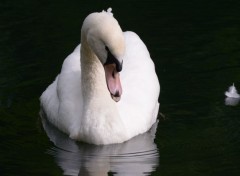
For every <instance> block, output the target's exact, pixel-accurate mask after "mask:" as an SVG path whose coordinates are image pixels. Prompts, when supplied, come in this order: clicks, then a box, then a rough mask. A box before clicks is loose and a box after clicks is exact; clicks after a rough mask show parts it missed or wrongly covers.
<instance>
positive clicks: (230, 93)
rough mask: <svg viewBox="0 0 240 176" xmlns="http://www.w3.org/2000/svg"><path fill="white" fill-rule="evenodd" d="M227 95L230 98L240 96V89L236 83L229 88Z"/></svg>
mask: <svg viewBox="0 0 240 176" xmlns="http://www.w3.org/2000/svg"><path fill="white" fill-rule="evenodd" d="M225 95H226V96H227V97H230V98H240V95H239V94H238V91H237V89H236V87H235V86H234V83H233V85H232V86H230V87H229V88H228V91H226V92H225Z"/></svg>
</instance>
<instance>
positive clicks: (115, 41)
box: [82, 11, 125, 102]
mask: <svg viewBox="0 0 240 176" xmlns="http://www.w3.org/2000/svg"><path fill="white" fill-rule="evenodd" d="M83 38H84V40H85V41H86V42H87V44H88V46H89V48H90V49H91V50H92V51H93V53H94V54H95V55H96V56H97V57H98V59H99V60H100V62H101V63H102V65H103V66H104V70H105V75H106V83H107V87H108V90H109V92H110V94H111V96H112V98H113V100H115V101H116V102H117V101H119V100H120V98H121V94H122V87H121V82H120V77H119V72H120V71H121V70H122V64H123V60H122V56H123V54H124V52H125V43H124V36H123V32H122V29H121V28H120V26H119V24H118V22H117V20H116V19H115V18H114V17H113V15H112V13H111V12H105V11H103V12H101V13H92V14H90V15H88V16H87V17H86V19H85V21H84V23H83V27H82V40H83ZM82 42H83V41H82Z"/></svg>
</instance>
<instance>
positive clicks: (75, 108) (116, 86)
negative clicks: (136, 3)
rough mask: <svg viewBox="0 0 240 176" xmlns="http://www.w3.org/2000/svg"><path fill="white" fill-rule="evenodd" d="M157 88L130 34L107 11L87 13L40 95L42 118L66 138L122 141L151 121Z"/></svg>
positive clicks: (143, 49) (155, 110) (137, 42)
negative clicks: (56, 72) (78, 41)
mask: <svg viewBox="0 0 240 176" xmlns="http://www.w3.org/2000/svg"><path fill="white" fill-rule="evenodd" d="M159 94H160V84H159V81H158V77H157V75H156V72H155V66H154V63H153V61H152V60H151V58H150V54H149V52H148V50H147V48H146V46H145V44H144V43H143V42H142V40H141V39H140V38H139V36H138V35H137V34H136V33H134V32H130V31H129V32H123V31H122V29H121V27H120V25H119V24H118V21H117V20H116V19H115V18H114V17H113V14H112V12H111V9H108V10H107V11H102V12H95V13H91V14H90V15H88V16H87V17H86V18H85V20H84V22H83V25H82V29H81V44H79V45H78V46H77V47H76V48H75V49H74V51H73V52H72V53H71V54H70V55H69V56H68V57H67V58H66V59H65V60H64V62H63V65H62V69H61V72H60V74H59V75H57V77H56V79H55V81H54V82H53V83H52V84H50V85H49V86H48V87H47V89H46V90H45V91H44V92H43V93H42V95H41V97H40V103H41V109H42V111H43V112H44V114H45V117H46V118H47V120H48V121H49V122H50V123H51V124H53V125H54V126H55V127H57V128H58V129H59V130H61V131H63V132H64V133H66V134H67V135H68V136H69V137H70V138H72V139H74V140H78V141H82V142H86V143H91V144H96V145H106V144H113V143H122V142H125V141H127V140H129V139H131V138H132V137H134V136H137V135H139V134H142V133H144V132H146V131H148V130H149V129H150V128H151V126H152V125H153V124H154V123H155V122H156V119H157V114H158V110H159V103H158V97H159Z"/></svg>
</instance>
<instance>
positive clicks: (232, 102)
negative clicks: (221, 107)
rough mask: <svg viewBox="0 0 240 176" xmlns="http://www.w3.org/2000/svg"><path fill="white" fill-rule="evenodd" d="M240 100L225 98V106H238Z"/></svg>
mask: <svg viewBox="0 0 240 176" xmlns="http://www.w3.org/2000/svg"><path fill="white" fill-rule="evenodd" d="M239 100H240V98H232V97H227V98H225V105H227V106H237V105H238V103H239Z"/></svg>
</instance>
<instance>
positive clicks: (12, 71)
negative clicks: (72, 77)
mask: <svg viewBox="0 0 240 176" xmlns="http://www.w3.org/2000/svg"><path fill="white" fill-rule="evenodd" d="M108 7H112V9H113V13H114V16H115V18H116V19H117V20H118V21H119V24H120V25H121V27H122V29H123V30H124V31H127V30H128V31H134V32H136V33H137V34H138V35H139V36H140V37H141V39H142V40H143V41H144V43H145V44H146V46H147V47H148V50H149V52H150V54H151V57H152V59H153V61H154V63H155V66H156V72H157V75H158V77H159V80H160V84H161V93H160V98H159V101H160V103H161V105H160V113H159V114H161V115H159V122H158V124H155V126H154V127H153V128H152V129H151V131H149V132H148V133H145V134H143V135H140V136H137V137H136V138H133V139H132V140H130V141H128V142H127V143H124V144H118V145H109V146H102V147H97V146H93V145H89V144H83V143H76V142H74V141H72V140H70V139H69V138H68V137H67V136H66V135H64V134H62V133H60V132H59V131H58V130H56V129H55V128H54V127H52V126H51V125H50V124H48V123H47V122H46V121H42V119H41V118H40V115H39V112H40V102H39V97H40V95H41V93H42V92H43V91H44V90H45V89H46V87H47V86H48V85H49V84H50V83H51V82H52V81H53V80H54V78H55V77H56V75H57V74H58V73H59V72H60V69H61V65H62V62H63V60H64V59H65V58H66V56H67V55H68V54H69V53H71V52H72V50H73V49H74V48H75V46H77V45H78V44H79V42H80V29H81V25H82V22H83V20H84V18H85V17H86V16H87V15H88V14H89V13H91V12H95V11H102V10H103V9H104V10H106V9H107V8H108ZM239 11H240V1H237V0H231V1H227V0H219V1H207V0H192V1H187V0H182V1H178V0H168V1H166V0H163V1H156V0H155V1H154V0H149V1H136V0H129V1H117V2H116V1H112V0H109V1H93V0H88V1H85V0H83V1H77V0H73V1H65V0H58V1H56V0H52V1H47V0H40V1H31V0H23V1H21V2H20V1H16V0H9V1H6V0H3V1H1V2H0V140H1V142H0V175H4V176H5V175H83V176H85V175H153V176H154V175H158V176H159V175H184V176H186V175H204V176H206V175H218V176H219V175H239V174H240V167H239V165H240V128H239V126H240V116H239V114H240V104H238V102H236V104H235V106H229V105H226V104H225V95H224V92H225V91H226V90H227V89H228V87H229V86H230V85H232V84H233V83H235V86H236V88H237V89H238V90H240V23H239V21H240V13H239ZM156 128H157V129H156Z"/></svg>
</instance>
